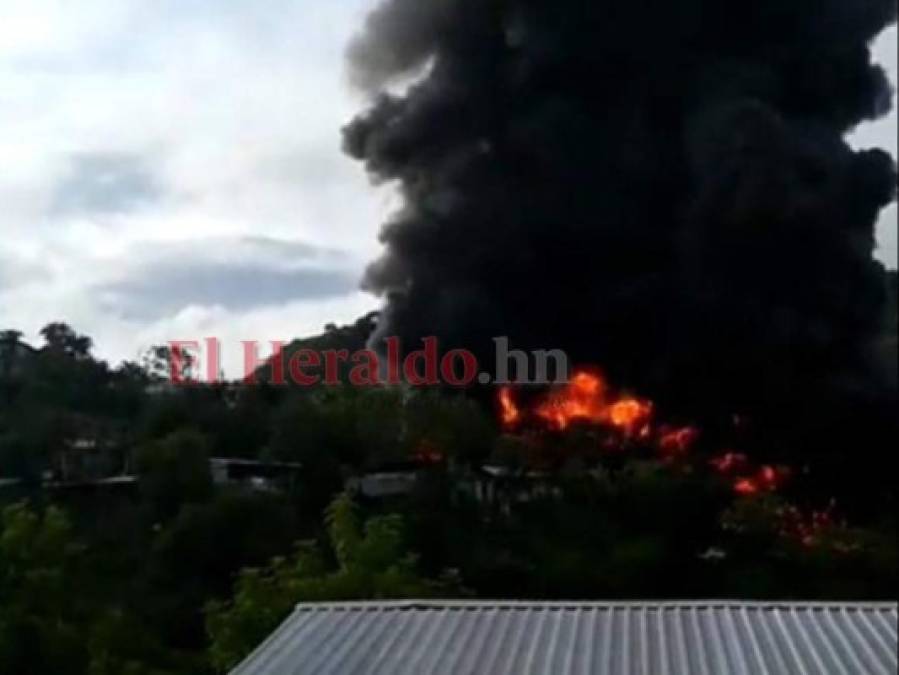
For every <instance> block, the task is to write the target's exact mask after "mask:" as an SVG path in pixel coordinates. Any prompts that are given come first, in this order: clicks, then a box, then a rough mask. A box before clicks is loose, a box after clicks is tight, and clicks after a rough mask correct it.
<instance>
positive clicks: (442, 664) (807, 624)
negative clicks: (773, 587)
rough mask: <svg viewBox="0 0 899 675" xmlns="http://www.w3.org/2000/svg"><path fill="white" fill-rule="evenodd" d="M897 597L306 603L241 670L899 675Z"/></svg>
mask: <svg viewBox="0 0 899 675" xmlns="http://www.w3.org/2000/svg"><path fill="white" fill-rule="evenodd" d="M896 624H897V605H896V604H895V603H885V604H877V603H840V604H826V603H812V604H808V603H798V602H767V603H752V602H668V603H659V602H610V603H604V602H578V601H571V602H512V601H508V602H488V601H470V602H453V601H440V600H438V601H433V602H419V601H410V602H361V603H338V604H301V605H299V606H298V607H297V608H296V610H295V611H294V613H293V614H292V615H291V616H290V617H289V618H288V619H287V620H286V621H285V622H284V623H283V624H282V625H281V627H280V628H278V630H277V631H275V633H274V634H273V635H272V636H271V637H270V638H269V639H268V640H266V641H265V642H264V643H263V644H262V645H261V646H260V647H259V648H258V649H257V650H256V651H255V652H254V653H253V654H252V655H250V656H249V657H248V658H247V659H246V660H245V661H244V662H243V663H242V664H241V665H239V666H238V667H237V668H236V669H235V670H233V671H232V672H231V675H345V674H349V673H354V674H358V675H399V674H401V673H402V674H408V675H424V674H425V673H427V674H429V675H456V674H462V673H465V675H638V674H640V675H693V674H695V675H836V674H840V675H872V674H875V673H876V674H878V675H891V674H893V673H896V671H897V660H896V649H897V629H896Z"/></svg>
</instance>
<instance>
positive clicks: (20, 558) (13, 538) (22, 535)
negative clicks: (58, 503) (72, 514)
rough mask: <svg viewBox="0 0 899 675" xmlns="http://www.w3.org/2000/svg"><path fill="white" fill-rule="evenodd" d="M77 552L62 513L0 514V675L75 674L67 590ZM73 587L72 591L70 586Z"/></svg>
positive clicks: (77, 653)
mask: <svg viewBox="0 0 899 675" xmlns="http://www.w3.org/2000/svg"><path fill="white" fill-rule="evenodd" d="M80 552H81V547H80V546H79V545H78V544H77V542H76V541H75V539H74V536H73V533H72V526H71V524H70V523H69V520H68V518H67V517H66V516H65V514H64V513H63V512H62V511H60V510H59V509H56V508H53V507H51V508H48V509H47V510H46V511H45V512H44V513H43V514H39V513H37V512H35V511H33V510H32V509H31V508H29V507H28V506H27V505H26V504H24V503H21V504H14V505H12V506H8V507H6V508H5V509H4V510H3V511H2V514H0V672H2V673H11V674H12V673H54V675H65V674H68V673H72V674H75V673H80V672H81V671H82V668H83V666H84V662H85V659H86V654H85V651H84V648H83V645H82V640H81V638H80V630H79V620H78V619H79V607H78V605H79V601H78V598H73V597H72V593H71V589H72V587H73V585H74V583H73V582H74V581H75V572H74V565H75V562H76V559H77V558H78V556H79V554H80ZM76 587H77V586H76Z"/></svg>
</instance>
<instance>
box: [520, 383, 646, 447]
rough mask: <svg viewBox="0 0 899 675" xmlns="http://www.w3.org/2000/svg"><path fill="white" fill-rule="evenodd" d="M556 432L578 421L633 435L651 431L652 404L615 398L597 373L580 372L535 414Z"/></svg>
mask: <svg viewBox="0 0 899 675" xmlns="http://www.w3.org/2000/svg"><path fill="white" fill-rule="evenodd" d="M534 412H535V414H536V416H537V417H538V418H540V419H541V420H543V421H544V422H545V423H546V424H547V425H549V426H550V427H551V428H553V429H556V430H559V431H561V430H564V429H567V428H568V427H569V426H570V425H571V424H573V423H575V422H588V423H591V424H607V425H609V426H612V427H615V428H616V429H618V430H620V431H622V432H624V433H625V434H626V435H628V436H633V435H636V434H638V433H642V432H643V431H644V430H647V432H648V429H647V425H648V422H649V419H650V417H651V416H652V403H650V402H649V401H643V400H640V399H637V398H632V397H623V398H618V399H611V400H610V396H609V391H608V386H607V384H606V382H605V380H603V378H602V377H601V376H599V375H597V374H594V373H590V372H586V371H579V372H577V373H576V374H575V375H574V377H572V379H571V381H570V382H569V383H568V384H567V385H566V386H565V387H563V388H562V389H560V390H559V391H556V392H553V393H552V394H550V395H549V397H548V398H547V399H546V400H545V401H544V402H543V403H541V404H540V405H538V406H537V408H536V410H535V411H534Z"/></svg>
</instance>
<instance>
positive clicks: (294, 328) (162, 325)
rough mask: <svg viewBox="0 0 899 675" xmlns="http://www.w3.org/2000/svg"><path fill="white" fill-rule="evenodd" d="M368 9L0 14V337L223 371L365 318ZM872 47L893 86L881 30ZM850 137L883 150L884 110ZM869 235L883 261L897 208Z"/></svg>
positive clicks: (322, 1) (36, 9)
mask: <svg viewBox="0 0 899 675" xmlns="http://www.w3.org/2000/svg"><path fill="white" fill-rule="evenodd" d="M373 3H374V0H266V2H251V1H250V0H78V2H71V0H27V1H25V0H0V158H2V162H3V165H2V167H0V328H6V327H16V328H19V329H21V330H23V331H24V332H25V333H26V336H27V337H29V338H31V339H34V337H35V335H36V333H37V331H38V330H39V328H40V327H41V326H42V325H44V324H45V323H47V322H48V321H51V320H65V321H67V322H69V323H71V324H72V325H73V326H75V328H76V329H78V330H79V331H80V332H84V333H87V334H88V335H90V336H92V337H93V338H94V340H95V342H96V343H97V348H96V352H97V353H98V354H99V355H100V356H102V357H104V358H107V359H109V360H110V361H112V362H118V361H120V360H122V359H133V358H136V357H137V356H138V354H139V353H140V352H141V350H142V349H143V348H145V347H147V346H149V345H151V344H155V343H160V342H165V341H166V340H169V339H194V338H203V337H206V336H212V335H214V336H218V337H219V338H221V339H222V340H223V342H224V343H225V355H224V356H225V359H226V362H227V363H228V365H229V366H231V368H229V370H232V369H233V367H234V365H235V364H236V361H237V357H239V352H235V350H234V348H233V347H229V346H228V345H229V344H231V345H233V344H236V343H237V342H239V341H240V340H245V339H257V340H260V341H268V340H277V339H289V338H292V337H295V336H299V335H307V334H312V333H316V332H318V331H319V330H320V329H321V327H322V326H323V325H324V324H325V323H328V322H344V321H351V320H353V319H354V318H356V317H357V316H359V315H360V314H361V313H363V312H364V311H366V310H368V309H370V308H374V307H375V305H376V303H375V301H374V299H372V298H371V297H368V296H366V295H364V294H362V293H361V292H359V291H358V290H357V281H358V277H359V275H360V273H361V269H362V267H363V266H364V264H365V262H366V261H367V260H369V259H371V258H372V257H374V256H375V254H376V253H377V250H378V246H377V239H376V236H377V231H378V227H379V223H380V222H381V221H382V220H383V218H384V215H385V214H386V212H387V211H389V209H390V204H391V195H390V194H389V192H385V191H383V190H381V191H378V190H376V189H374V188H372V187H371V186H370V185H369V183H368V180H367V179H366V177H365V176H364V174H363V172H362V171H361V169H360V167H358V166H357V165H355V164H354V163H353V162H351V161H350V160H348V159H346V158H344V157H343V155H342V154H341V152H340V136H339V128H340V126H341V125H342V124H343V123H344V122H345V121H347V120H348V119H349V118H350V117H352V115H353V114H354V112H355V111H357V110H359V109H360V108H361V107H362V106H363V105H364V100H363V99H362V98H361V97H360V96H359V95H357V94H355V93H353V92H352V91H351V89H350V88H349V86H348V85H347V83H346V77H345V72H344V68H343V50H344V47H345V44H346V43H347V41H348V39H349V38H350V36H351V35H352V34H353V32H354V31H355V30H356V28H357V27H358V26H359V25H360V23H361V21H362V19H363V17H364V15H365V12H366V11H367V9H369V8H370V7H371V6H372V5H373ZM877 53H878V58H880V59H881V60H882V61H883V62H884V63H886V64H889V67H890V68H891V71H892V76H893V79H894V81H895V78H896V31H895V29H893V30H891V31H889V32H888V33H887V34H885V35H884V36H883V37H882V38H881V40H880V41H879V42H878V43H877ZM854 142H855V143H856V144H857V145H859V146H862V147H868V146H874V145H877V146H881V147H886V148H889V149H890V150H891V152H893V153H894V154H895V148H896V118H895V116H890V119H888V120H884V121H882V122H879V123H878V124H875V125H868V126H866V127H865V128H862V129H859V130H858V132H857V134H856V136H855V138H854ZM879 234H880V242H881V252H880V256H881V258H882V259H883V260H885V261H886V262H887V263H888V264H890V265H891V266H894V267H895V265H896V211H895V207H892V208H891V209H890V210H888V211H887V212H885V213H884V215H883V218H882V221H881V226H880V232H879ZM231 352H234V353H233V354H231Z"/></svg>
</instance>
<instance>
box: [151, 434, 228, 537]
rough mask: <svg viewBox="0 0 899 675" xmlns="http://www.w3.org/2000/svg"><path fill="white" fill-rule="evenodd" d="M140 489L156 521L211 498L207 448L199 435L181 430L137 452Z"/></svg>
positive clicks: (202, 436) (203, 437) (206, 442)
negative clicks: (186, 506)
mask: <svg viewBox="0 0 899 675" xmlns="http://www.w3.org/2000/svg"><path fill="white" fill-rule="evenodd" d="M136 459H137V471H138V475H139V478H140V489H141V494H142V495H143V497H144V499H146V500H147V502H148V503H149V504H150V506H151V508H152V510H153V514H154V516H155V517H157V518H160V519H163V520H167V519H169V518H172V517H174V516H175V515H176V514H177V513H178V511H179V509H180V508H181V506H182V505H184V504H188V503H196V502H202V501H205V500H206V499H208V498H209V497H210V496H211V494H212V476H211V474H210V471H209V444H208V441H207V439H206V437H205V436H204V435H203V434H200V433H199V432H196V431H193V430H189V429H183V430H180V431H176V432H173V433H171V434H169V435H168V436H166V437H164V438H162V439H160V440H158V441H154V442H150V443H147V444H145V445H143V446H142V447H141V448H139V449H138V452H137V458H136Z"/></svg>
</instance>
